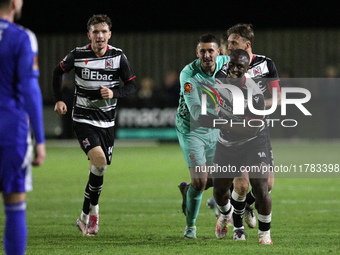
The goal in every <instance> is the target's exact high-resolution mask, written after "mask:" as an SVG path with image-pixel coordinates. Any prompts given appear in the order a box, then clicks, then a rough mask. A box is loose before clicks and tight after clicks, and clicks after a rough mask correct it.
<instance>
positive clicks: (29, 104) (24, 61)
mask: <svg viewBox="0 0 340 255" xmlns="http://www.w3.org/2000/svg"><path fill="white" fill-rule="evenodd" d="M27 35H28V36H27V37H23V39H22V42H21V47H20V49H21V50H20V54H19V61H18V63H19V68H18V86H19V89H20V90H21V92H22V93H23V97H24V100H25V110H26V112H27V114H28V116H29V121H30V125H31V127H32V129H33V132H34V135H35V140H36V143H44V141H45V136H44V124H43V110H42V109H43V107H42V95H41V90H40V87H39V82H38V77H39V68H38V62H37V61H38V60H37V53H38V45H37V40H36V37H35V35H34V34H33V33H32V32H31V31H27Z"/></svg>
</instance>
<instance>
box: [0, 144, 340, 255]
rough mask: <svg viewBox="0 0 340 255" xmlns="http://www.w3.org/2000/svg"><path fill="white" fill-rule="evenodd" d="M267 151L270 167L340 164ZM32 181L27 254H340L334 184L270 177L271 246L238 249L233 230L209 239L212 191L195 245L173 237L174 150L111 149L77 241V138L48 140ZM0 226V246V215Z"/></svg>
mask: <svg viewBox="0 0 340 255" xmlns="http://www.w3.org/2000/svg"><path fill="white" fill-rule="evenodd" d="M127 145H129V146H127ZM273 150H274V154H275V164H283V165H289V164H318V163H325V164H339V163H340V160H339V156H338V154H339V151H340V143H338V142H333V143H329V142H328V143H326V142H304V143H301V142H298V143H290V142H281V141H274V142H273ZM339 175H340V174H339ZM33 176H34V190H33V191H32V192H30V193H29V194H28V198H27V204H28V206H27V222H28V231H29V237H28V244H27V253H26V254H28V255H30V254H32V255H33V254H34V255H38V254H43V255H45V254H58V255H60V254H62V255H64V254H65V255H67V254H70V255H71V254H72V255H75V254H186V255H187V254H340V231H339V226H340V217H339V215H340V197H339V194H340V178H276V179H275V186H274V189H273V191H272V193H271V195H272V200H273V208H272V210H273V216H272V229H271V236H272V240H273V242H274V245H272V246H263V245H262V246H260V245H259V244H258V237H257V229H249V228H246V238H247V240H246V241H245V242H242V241H239V242H235V241H233V240H232V229H231V230H230V232H229V233H228V234H227V236H226V237H225V238H224V239H223V240H217V239H216V237H215V234H214V230H215V224H216V219H215V217H214V215H213V212H212V211H211V210H209V209H208V208H207V206H205V202H206V200H207V199H208V198H209V197H211V196H212V190H208V191H206V192H205V193H204V196H203V201H202V205H201V209H200V214H199V216H198V218H197V237H198V238H197V239H196V240H184V239H183V238H182V236H183V232H184V228H185V217H184V215H183V214H182V212H181V195H180V192H179V190H178V188H177V185H178V184H179V183H180V182H182V181H189V172H188V170H187V168H186V165H185V162H184V158H183V155H182V152H181V150H180V147H179V145H178V144H177V143H174V144H154V143H147V144H145V143H132V144H126V143H120V142H119V141H118V142H117V146H116V148H115V149H114V156H113V160H112V165H111V166H109V167H108V169H107V171H106V173H105V177H104V186H103V191H102V194H101V197H100V200H99V204H100V221H99V226H100V230H99V233H98V235H97V236H95V237H87V236H86V237H84V236H82V234H81V232H80V231H79V230H78V229H77V227H76V219H77V217H78V216H79V214H80V212H81V209H82V201H83V193H84V189H85V185H86V182H87V176H88V162H87V160H86V156H85V154H83V152H82V151H81V149H80V148H79V147H78V144H77V142H76V141H71V143H70V144H67V145H63V144H59V143H52V142H47V158H46V160H45V163H44V165H43V166H42V167H39V168H34V172H33ZM338 177H339V176H338ZM0 222H1V224H2V228H1V229H0V235H1V239H2V232H3V222H4V214H3V213H1V214H0ZM0 248H1V251H0V254H2V253H3V251H2V247H0Z"/></svg>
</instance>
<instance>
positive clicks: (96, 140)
mask: <svg viewBox="0 0 340 255" xmlns="http://www.w3.org/2000/svg"><path fill="white" fill-rule="evenodd" d="M73 129H74V131H75V133H76V135H77V138H78V141H79V144H80V147H81V148H82V150H83V151H84V152H85V154H86V155H87V153H88V152H89V151H90V150H91V149H93V148H94V147H97V146H100V147H101V148H102V149H103V151H104V154H105V157H106V162H107V164H108V165H110V164H111V158H112V151H113V144H114V127H109V128H99V127H95V126H92V125H88V124H84V123H79V122H73Z"/></svg>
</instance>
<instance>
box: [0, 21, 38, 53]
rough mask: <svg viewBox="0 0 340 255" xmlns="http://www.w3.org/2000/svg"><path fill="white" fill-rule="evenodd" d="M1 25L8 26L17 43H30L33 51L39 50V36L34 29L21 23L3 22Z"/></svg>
mask: <svg viewBox="0 0 340 255" xmlns="http://www.w3.org/2000/svg"><path fill="white" fill-rule="evenodd" d="M1 26H6V28H8V29H10V30H11V35H12V36H13V39H14V41H16V42H17V43H21V42H23V43H29V44H30V45H31V48H32V51H33V52H37V51H38V41H37V37H36V35H35V33H34V32H33V31H31V30H30V29H28V28H26V27H23V26H21V25H19V24H15V23H10V22H8V23H3V24H1Z"/></svg>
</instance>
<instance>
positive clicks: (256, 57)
mask: <svg viewBox="0 0 340 255" xmlns="http://www.w3.org/2000/svg"><path fill="white" fill-rule="evenodd" d="M253 55H254V59H253V61H252V62H253V63H254V64H260V63H263V62H269V63H271V62H273V60H272V59H271V58H269V57H267V56H265V55H259V54H253Z"/></svg>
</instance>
